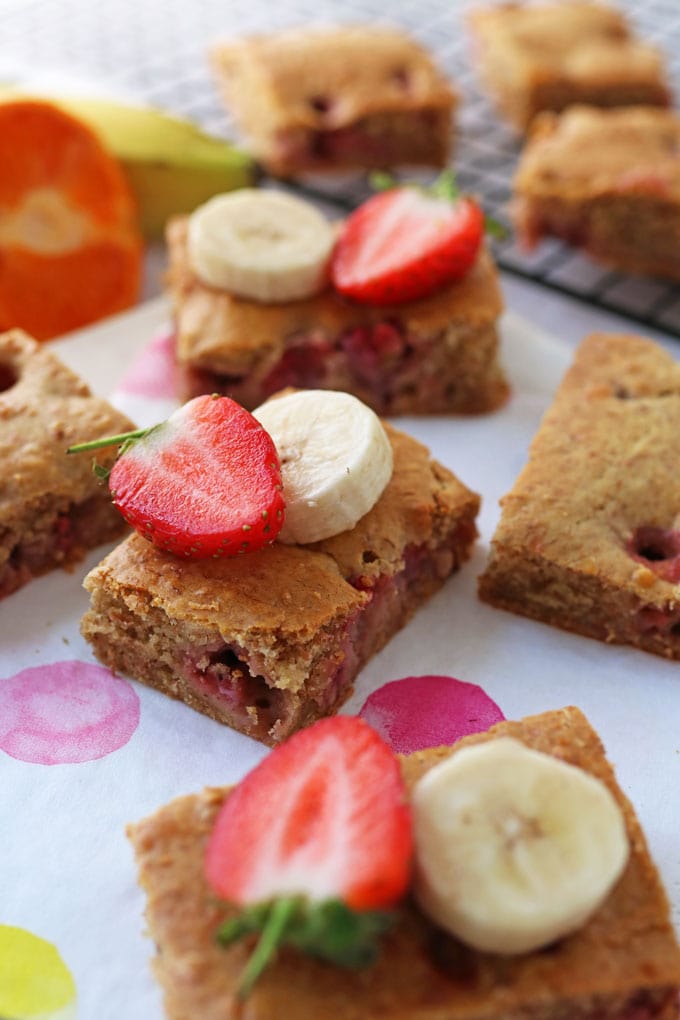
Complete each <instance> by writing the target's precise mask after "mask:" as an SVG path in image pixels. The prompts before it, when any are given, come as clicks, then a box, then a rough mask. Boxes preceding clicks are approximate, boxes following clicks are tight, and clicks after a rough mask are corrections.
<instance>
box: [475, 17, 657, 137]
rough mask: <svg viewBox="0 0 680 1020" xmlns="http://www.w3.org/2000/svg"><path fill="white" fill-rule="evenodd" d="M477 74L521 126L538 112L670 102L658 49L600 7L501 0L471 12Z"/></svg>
mask: <svg viewBox="0 0 680 1020" xmlns="http://www.w3.org/2000/svg"><path fill="white" fill-rule="evenodd" d="M470 25H471V28H472V31H473V34H474V41H475V44H476V48H477V57H478V63H479V68H480V72H481V75H482V77H483V78H484V80H485V82H486V84H487V86H488V88H489V91H490V93H491V95H492V96H493V98H494V99H495V101H496V102H497V104H498V106H499V107H500V109H501V110H502V111H503V113H504V114H505V115H506V116H507V117H508V119H509V120H510V121H511V122H512V123H513V124H514V125H515V127H517V128H518V129H519V130H520V131H524V130H525V129H526V128H527V127H528V126H529V124H530V123H531V121H532V119H533V117H534V116H535V114H537V113H538V112H539V111H541V110H554V111H559V110H563V109H565V108H566V107H567V106H571V105H572V104H574V103H588V104H589V105H592V106H605V107H611V106H631V105H636V104H643V105H651V106H669V105H670V102H671V94H670V90H669V86H668V81H667V77H666V72H665V69H664V64H663V60H662V57H661V54H660V53H659V51H658V50H657V49H656V48H655V47H653V46H650V45H648V44H646V43H644V42H641V41H639V40H638V39H636V38H635V36H634V34H633V32H632V30H631V28H630V26H629V24H628V23H627V21H626V19H625V17H624V15H623V14H622V13H620V12H619V11H617V10H616V9H615V8H614V7H611V6H609V5H606V4H599V3H590V2H581V0H573V2H568V0H567V2H565V0H561V2H560V0H558V2H548V3H537V4H521V3H502V4H499V5H497V6H495V7H482V8H479V9H477V10H473V11H472V12H471V14H470Z"/></svg>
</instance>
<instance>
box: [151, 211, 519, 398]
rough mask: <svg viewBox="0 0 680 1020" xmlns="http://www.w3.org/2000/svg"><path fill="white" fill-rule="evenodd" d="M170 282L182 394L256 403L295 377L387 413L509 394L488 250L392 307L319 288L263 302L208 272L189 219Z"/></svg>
mask: <svg viewBox="0 0 680 1020" xmlns="http://www.w3.org/2000/svg"><path fill="white" fill-rule="evenodd" d="M168 251H169V261H170V269H169V274H168V285H169V290H170V297H171V301H172V306H173V315H174V321H175V329H176V338H177V339H176V357H177V364H178V368H179V376H180V387H181V396H182V397H184V398H185V399H188V398H190V397H194V396H198V395H199V394H201V393H221V394H225V395H226V396H230V397H232V398H233V399H234V400H236V401H237V402H238V403H240V404H242V405H243V406H244V407H247V408H249V409H251V410H252V409H253V408H255V407H258V406H259V405H260V404H262V403H263V402H264V401H265V400H266V399H267V398H268V397H270V396H271V395H272V393H276V392H277V391H278V390H280V389H283V388H285V387H287V386H294V387H296V388H298V389H333V390H343V391H345V392H346V393H352V394H353V395H354V396H356V397H358V398H359V400H361V401H362V402H363V403H365V404H368V406H369V407H371V408H373V410H374V411H375V412H376V413H377V414H381V415H398V414H437V413H449V414H454V413H461V414H462V413H480V412H486V411H492V410H495V409H496V408H498V407H499V406H500V405H501V404H503V403H504V401H505V399H506V398H507V395H508V385H507V382H506V379H505V375H504V373H503V370H502V368H501V366H500V364H499V361H498V347H499V342H498V334H497V331H496V321H497V319H498V317H499V315H500V313H501V310H502V298H501V293H500V288H499V284H498V276H497V273H496V269H495V266H494V265H493V262H492V260H491V258H490V256H489V255H488V253H486V252H483V253H482V254H481V255H480V257H479V258H478V260H477V263H476V264H475V266H474V267H473V269H472V270H471V271H470V272H469V273H468V274H467V275H466V276H465V277H464V278H463V279H461V280H459V281H457V282H456V283H452V284H450V285H448V286H447V287H444V288H443V289H441V290H439V291H438V292H437V293H436V294H433V295H432V296H430V297H427V298H421V299H420V300H417V301H410V302H407V303H405V304H401V305H394V306H392V307H372V306H369V305H360V304H355V303H352V302H350V301H346V300H345V299H343V298H342V297H340V295H338V294H337V293H336V292H335V291H334V290H333V289H332V288H331V287H328V288H327V289H326V290H324V291H323V292H322V293H321V294H319V295H317V296H316V297H312V298H308V299H306V300H301V301H291V302H288V303H286V304H277V305H263V304H259V303H257V302H255V301H248V300H245V299H239V298H235V297H234V296H233V295H231V294H229V293H228V292H227V291H224V290H217V289H215V288H212V287H209V286H208V285H206V284H204V283H202V282H201V280H200V279H199V278H198V277H197V275H196V274H195V273H194V272H193V270H192V268H191V266H190V263H189V259H188V256H187V220H186V219H185V218H176V219H174V220H172V221H171V223H170V225H169V228H168Z"/></svg>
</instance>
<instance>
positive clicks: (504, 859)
mask: <svg viewBox="0 0 680 1020" xmlns="http://www.w3.org/2000/svg"><path fill="white" fill-rule="evenodd" d="M413 812H414V826H415V842H416V862H417V863H416V884H415V892H416V897H417V899H418V901H419V903H420V904H421V906H422V908H423V910H424V911H425V912H426V913H427V914H429V915H430V916H431V917H432V918H433V920H434V921H436V922H437V923H438V924H440V925H441V926H442V927H443V928H446V929H447V930H448V931H450V932H452V933H453V934H454V935H456V936H457V937H458V938H460V939H462V940H463V941H464V942H467V943H468V944H469V945H471V946H473V947H474V948H475V949H480V950H482V951H486V952H492V953H507V954H515V953H525V952H530V951H531V950H533V949H537V948H538V947H539V946H544V945H547V944H549V943H550V942H553V941H554V940H555V939H558V938H560V937H562V936H564V935H568V934H569V933H571V932H573V931H576V930H577V929H578V928H580V927H581V926H582V925H583V924H585V922H586V921H587V919H588V918H589V917H590V916H591V914H592V913H593V912H594V911H595V910H596V909H597V907H598V906H599V905H600V904H601V903H602V902H603V901H604V899H605V898H606V897H607V895H608V894H609V892H610V890H611V889H612V887H613V886H614V884H615V883H616V881H617V880H618V878H619V877H620V875H621V873H622V872H623V869H624V867H625V865H626V861H627V860H628V854H629V844H628V838H627V836H626V829H625V823H624V819H623V815H622V813H621V810H620V808H619V806H618V804H617V803H616V801H615V799H614V797H613V796H612V794H611V793H610V791H609V789H608V788H607V787H606V786H605V784H604V783H603V782H601V781H600V780H599V779H597V778H596V777H595V776H592V775H591V774H590V773H588V772H584V771H583V770H582V769H579V768H576V767H575V766H573V765H569V764H567V763H565V762H562V761H559V760H558V759H557V758H553V757H552V756H550V755H546V754H542V753H540V752H539V751H534V750H533V749H531V748H528V747H526V746H525V745H524V744H522V743H520V742H519V741H517V740H514V739H513V738H511V737H499V738H498V739H496V740H492V741H488V742H487V743H483V744H476V745H473V746H471V747H468V748H464V749H463V750H461V751H459V752H457V753H456V754H454V755H452V756H451V757H450V758H448V759H447V760H446V761H443V762H441V764H439V765H437V766H435V767H434V768H433V769H431V771H429V772H428V773H426V774H425V775H424V776H423V778H422V779H421V780H420V781H419V782H418V784H417V785H416V787H415V789H414V793H413Z"/></svg>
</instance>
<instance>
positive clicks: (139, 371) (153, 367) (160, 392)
mask: <svg viewBox="0 0 680 1020" xmlns="http://www.w3.org/2000/svg"><path fill="white" fill-rule="evenodd" d="M175 375H176V373H175V337H174V334H173V333H159V334H158V335H157V336H155V337H154V338H153V340H152V341H151V342H150V343H149V344H148V346H147V347H145V348H144V350H143V351H142V353H141V354H140V355H139V357H138V358H137V359H136V360H135V361H133V363H132V365H131V366H130V368H129V370H128V371H127V373H126V374H125V377H124V378H123V381H122V382H121V384H120V387H119V389H120V391H121V392H122V393H130V394H134V395H135V396H139V397H153V398H159V399H163V398H165V397H168V398H172V397H174V396H175V395H176V393H177V385H176V378H175Z"/></svg>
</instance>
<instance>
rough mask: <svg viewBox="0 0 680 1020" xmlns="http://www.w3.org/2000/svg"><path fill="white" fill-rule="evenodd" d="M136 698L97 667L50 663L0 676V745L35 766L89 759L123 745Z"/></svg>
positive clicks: (133, 722) (135, 718) (134, 718)
mask: <svg viewBox="0 0 680 1020" xmlns="http://www.w3.org/2000/svg"><path fill="white" fill-rule="evenodd" d="M138 723H139V698H138V697H137V694H136V692H135V691H134V689H133V687H132V685H131V684H130V683H128V682H127V680H121V679H119V678H118V677H115V676H113V674H112V673H110V672H109V671H108V669H104V667H103V666H94V665H91V664H89V663H86V662H77V661H72V662H54V663H52V664H51V665H48V666H35V667H33V668H31V669H24V670H22V671H21V673H17V674H16V675H15V676H12V677H9V679H7V680H0V749H1V750H3V751H5V752H6V753H7V754H9V755H10V756H11V757H12V758H18V759H19V760H20V761H27V762H33V763H34V764H36V765H64V764H75V763H76V762H83V761H93V760H94V759H95V758H103V757H104V756H105V755H107V754H111V752H112V751H117V750H118V749H119V748H120V747H123V746H124V745H125V744H127V742H128V740H129V739H130V737H131V736H132V734H133V733H134V732H135V730H136V729H137V725H138Z"/></svg>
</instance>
